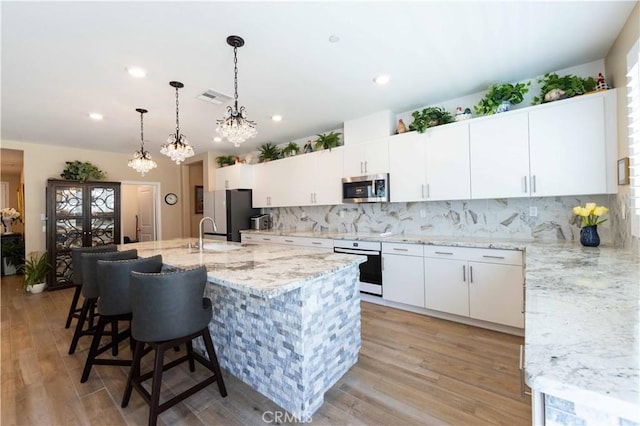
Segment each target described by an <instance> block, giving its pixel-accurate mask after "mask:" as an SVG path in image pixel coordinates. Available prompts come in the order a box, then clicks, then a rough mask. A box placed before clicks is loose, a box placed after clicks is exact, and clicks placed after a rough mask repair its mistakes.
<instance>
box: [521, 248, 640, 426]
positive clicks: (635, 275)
mask: <svg viewBox="0 0 640 426" xmlns="http://www.w3.org/2000/svg"><path fill="white" fill-rule="evenodd" d="M526 258H527V267H526V271H525V272H526V302H525V303H526V313H525V369H526V377H527V383H528V384H529V386H530V387H531V388H533V389H535V390H536V391H540V392H544V393H549V394H552V395H555V396H558V397H560V398H563V399H567V400H570V401H576V402H581V403H583V404H585V405H589V406H592V407H594V408H596V409H598V410H602V411H607V412H610V413H615V414H617V415H619V416H620V417H623V418H626V419H629V420H632V421H635V422H640V357H639V353H638V352H639V348H640V328H639V327H640V291H639V287H640V257H639V256H638V254H637V253H633V252H631V251H624V250H620V249H615V248H612V247H606V246H600V247H596V248H591V247H582V246H581V245H580V244H578V243H573V244H572V243H537V244H531V245H528V246H527V249H526Z"/></svg>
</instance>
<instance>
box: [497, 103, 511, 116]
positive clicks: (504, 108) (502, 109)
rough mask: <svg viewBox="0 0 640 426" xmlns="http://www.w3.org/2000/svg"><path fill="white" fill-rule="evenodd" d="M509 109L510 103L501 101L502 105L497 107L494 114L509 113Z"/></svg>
mask: <svg viewBox="0 0 640 426" xmlns="http://www.w3.org/2000/svg"><path fill="white" fill-rule="evenodd" d="M509 108H511V102H509V101H502V103H501V104H500V105H498V108H497V109H496V114H499V113H501V112H507V111H509Z"/></svg>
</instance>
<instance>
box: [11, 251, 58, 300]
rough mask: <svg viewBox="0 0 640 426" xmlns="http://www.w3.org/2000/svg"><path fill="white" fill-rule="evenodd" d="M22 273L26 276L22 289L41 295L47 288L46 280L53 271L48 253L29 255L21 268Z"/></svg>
mask: <svg viewBox="0 0 640 426" xmlns="http://www.w3.org/2000/svg"><path fill="white" fill-rule="evenodd" d="M19 268H20V272H22V273H23V274H24V277H23V279H22V288H23V289H24V291H26V292H31V293H41V292H42V290H44V287H45V285H46V284H45V279H46V278H47V274H48V273H49V271H50V270H51V265H50V264H49V259H48V257H47V252H46V251H45V252H44V253H42V254H40V255H38V253H37V252H31V253H29V258H28V259H25V262H24V264H23V265H21V266H20V267H19Z"/></svg>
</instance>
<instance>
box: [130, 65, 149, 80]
mask: <svg viewBox="0 0 640 426" xmlns="http://www.w3.org/2000/svg"><path fill="white" fill-rule="evenodd" d="M127 72H128V73H129V75H130V76H131V77H135V78H144V77H146V76H147V72H146V71H145V70H144V69H142V68H140V67H128V68H127Z"/></svg>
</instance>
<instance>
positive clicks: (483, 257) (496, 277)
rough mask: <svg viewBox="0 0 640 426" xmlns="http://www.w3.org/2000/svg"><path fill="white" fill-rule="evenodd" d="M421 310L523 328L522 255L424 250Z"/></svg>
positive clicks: (450, 248)
mask: <svg viewBox="0 0 640 426" xmlns="http://www.w3.org/2000/svg"><path fill="white" fill-rule="evenodd" d="M424 270H425V272H424V276H425V307H426V308H427V309H433V310H435V311H439V312H446V313H450V314H454V315H460V316H467V317H469V318H473V319H477V320H481V321H488V322H492V323H496V324H502V325H507V326H510V327H516V328H524V312H523V311H524V309H523V301H524V269H523V262H522V252H520V251H515V250H496V249H476V248H458V247H444V246H442V247H439V246H427V247H425V262H424Z"/></svg>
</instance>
